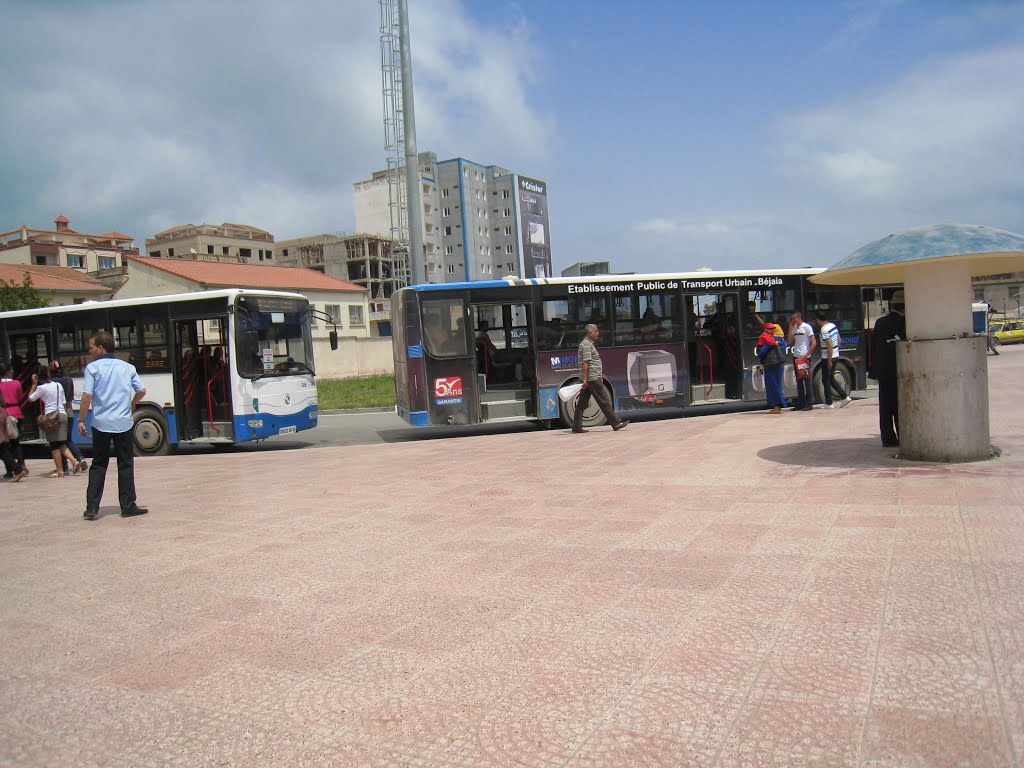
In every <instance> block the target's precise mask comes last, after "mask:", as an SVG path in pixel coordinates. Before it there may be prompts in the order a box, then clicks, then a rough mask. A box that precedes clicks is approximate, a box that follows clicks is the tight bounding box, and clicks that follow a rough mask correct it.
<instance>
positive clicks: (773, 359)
mask: <svg viewBox="0 0 1024 768" xmlns="http://www.w3.org/2000/svg"><path fill="white" fill-rule="evenodd" d="M761 365H763V366H765V367H766V368H774V367H775V366H776V365H782V353H781V352H780V351H779V348H778V346H777V345H776V346H771V347H768V351H767V352H765V353H764V357H762V358H761Z"/></svg>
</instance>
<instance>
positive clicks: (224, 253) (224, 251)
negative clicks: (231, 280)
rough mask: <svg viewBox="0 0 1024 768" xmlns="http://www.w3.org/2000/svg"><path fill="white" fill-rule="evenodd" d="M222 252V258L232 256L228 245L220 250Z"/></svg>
mask: <svg viewBox="0 0 1024 768" xmlns="http://www.w3.org/2000/svg"><path fill="white" fill-rule="evenodd" d="M220 252H221V255H222V256H230V255H231V249H230V248H229V247H228V246H226V245H225V246H224V247H223V248H221V249H220Z"/></svg>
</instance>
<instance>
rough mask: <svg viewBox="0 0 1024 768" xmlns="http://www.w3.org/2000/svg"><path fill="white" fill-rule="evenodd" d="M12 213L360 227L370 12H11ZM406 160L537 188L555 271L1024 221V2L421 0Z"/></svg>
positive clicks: (767, 253)
mask: <svg viewBox="0 0 1024 768" xmlns="http://www.w3.org/2000/svg"><path fill="white" fill-rule="evenodd" d="M4 5H5V9H4V10H5V23H6V25H7V28H8V34H7V36H6V37H7V40H8V43H7V44H5V46H4V47H3V48H2V49H0V66H2V67H3V71H4V72H5V77H4V78H3V80H2V81H0V95H2V96H3V103H4V104H5V110H4V112H3V114H2V115H0V153H2V161H3V167H4V169H5V174H4V176H5V182H6V183H5V184H4V185H2V189H0V213H2V214H3V215H2V220H0V228H2V229H13V228H15V227H17V226H18V225H20V224H22V223H25V224H27V225H28V226H30V227H45V226H47V225H48V224H49V222H50V221H52V219H53V217H54V216H55V215H56V214H57V213H58V212H62V213H64V215H66V216H68V217H69V218H70V219H71V220H72V226H74V227H75V228H77V229H79V230H81V231H90V232H106V231H109V230H111V229H116V230H119V231H122V232H127V233H129V234H131V235H134V236H135V237H136V238H137V239H138V241H139V243H140V245H141V241H142V239H143V238H144V237H145V236H148V235H151V234H152V233H153V232H156V231H159V230H161V229H164V228H167V227H170V226H173V225H177V224H181V223H185V222H192V223H200V222H211V223H219V222H221V221H225V220H226V221H237V222H243V223H248V224H253V225H256V226H260V227H264V228H266V229H269V230H270V231H271V232H273V233H274V235H275V236H276V237H277V238H278V239H283V238H287V237H293V236H297V235H304V234H313V233H317V232H350V231H352V230H353V228H354V215H353V207H352V195H351V189H352V183H353V182H355V181H358V180H360V179H363V178H366V177H368V176H369V173H370V172H371V171H372V170H375V169H378V168H381V167H383V166H384V162H385V153H384V150H383V128H382V125H381V96H380V71H379V61H380V55H379V47H378V6H377V3H376V2H372V0H330V1H329V0H303V1H300V2H296V3H293V4H281V3H272V2H267V1H265V0H249V1H248V2H217V1H216V0H213V1H212V2H211V1H208V2H199V1H198V0H182V1H180V2H150V1H149V0H135V1H134V2H126V1H125V0H90V1H89V2H39V3H31V4H30V3H19V2H10V1H9V2H7V3H5V4H4ZM409 6H410V13H411V16H412V32H411V34H412V49H413V66H414V82H415V88H416V113H417V118H418V125H417V132H418V140H419V148H420V149H421V150H427V149H430V150H433V151H435V152H437V153H438V155H439V156H440V157H441V158H442V159H444V158H448V157H455V156H463V157H467V158H469V159H472V160H474V161H477V162H482V163H493V164H497V165H502V166H505V167H508V168H512V169H515V170H517V171H519V172H521V173H524V174H526V175H531V176H536V177H538V178H542V179H545V180H546V181H547V182H548V183H549V190H550V202H551V215H552V223H551V236H552V245H553V254H554V261H555V267H556V269H558V268H562V267H564V266H567V265H568V264H570V263H573V262H575V261H587V260H604V259H607V260H610V261H611V262H612V265H613V268H614V269H616V270H618V271H672V270H686V269H695V268H697V267H702V266H710V267H715V268H757V267H773V266H801V265H816V266H828V265H830V264H832V263H834V262H836V261H838V260H840V259H841V258H843V257H844V256H846V255H847V254H849V253H850V252H852V251H853V250H856V249H857V248H858V247H860V246H861V245H863V244H865V243H867V242H869V241H871V240H874V239H877V238H879V237H883V236H885V235H887V234H889V233H891V232H893V231H897V230H900V229H905V228H909V227H914V226H921V225H925V224H932V223H974V224H985V225H988V226H994V227H1001V228H1004V229H1009V230H1012V231H1016V232H1024V173H1022V169H1024V131H1022V127H1024V87H1022V86H1021V84H1020V79H1021V76H1020V73H1021V72H1024V2H991V3H987V2H941V0H928V1H925V0H907V1H905V2H896V1H895V0H891V1H885V2H867V1H864V2H823V1H819V2H791V3H786V2H771V3H765V2H660V0H651V1H649V2H640V3H635V4H632V5H626V4H622V3H618V2H602V1H601V0H593V1H592V2H587V3H582V2H571V1H570V0H563V1H562V2H551V1H550V0H547V1H546V2H544V1H542V0H517V1H516V2H507V1H505V0H489V1H488V2H482V1H477V2H460V1H459V0H409Z"/></svg>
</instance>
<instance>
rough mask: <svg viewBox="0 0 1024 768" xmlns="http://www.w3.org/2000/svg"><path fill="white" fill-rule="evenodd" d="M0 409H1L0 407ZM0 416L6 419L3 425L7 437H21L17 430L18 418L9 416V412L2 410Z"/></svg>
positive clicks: (13, 438) (12, 438) (9, 438)
mask: <svg viewBox="0 0 1024 768" xmlns="http://www.w3.org/2000/svg"><path fill="white" fill-rule="evenodd" d="M0 411H2V409H0ZM0 416H3V417H5V418H6V420H7V424H6V425H5V427H4V429H5V430H6V432H7V439H8V440H17V439H18V438H19V437H21V432H19V431H18V420H17V419H16V418H14V417H13V416H10V415H9V414H6V413H2V412H0Z"/></svg>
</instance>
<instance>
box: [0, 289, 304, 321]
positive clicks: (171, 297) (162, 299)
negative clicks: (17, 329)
mask: <svg viewBox="0 0 1024 768" xmlns="http://www.w3.org/2000/svg"><path fill="white" fill-rule="evenodd" d="M236 296H280V297H282V298H289V299H305V298H306V297H305V296H303V295H302V294H301V293H287V292H285V291H261V290H258V289H254V288H221V289H218V290H215V291H194V292H192V293H169V294H164V295H160V296H143V297H141V298H138V299H113V300H111V301H86V302H84V303H82V304H63V305H61V306H57V307H39V308H38V309H12V310H9V311H7V312H0V319H2V318H5V317H25V316H30V315H49V314H63V313H66V312H84V311H86V310H89V309H116V308H118V307H138V306H146V305H153V304H170V303H173V302H179V301H199V300H201V299H216V298H221V297H222V298H224V299H225V300H226V303H229V302H232V301H234V299H235V297H236Z"/></svg>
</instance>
